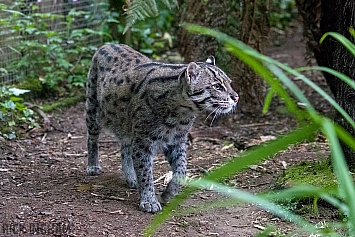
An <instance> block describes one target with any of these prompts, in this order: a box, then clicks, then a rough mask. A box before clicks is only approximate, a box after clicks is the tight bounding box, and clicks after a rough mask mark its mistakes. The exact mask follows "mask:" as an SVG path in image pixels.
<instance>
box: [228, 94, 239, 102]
mask: <svg viewBox="0 0 355 237" xmlns="http://www.w3.org/2000/svg"><path fill="white" fill-rule="evenodd" d="M230 97H231V99H232V100H233V101H234V102H235V103H238V101H239V95H238V94H237V93H230Z"/></svg>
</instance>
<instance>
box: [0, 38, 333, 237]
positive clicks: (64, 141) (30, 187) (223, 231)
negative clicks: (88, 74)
mask: <svg viewBox="0 0 355 237" xmlns="http://www.w3.org/2000/svg"><path fill="white" fill-rule="evenodd" d="M297 36H298V38H297V37H294V35H290V36H288V37H287V38H286V40H287V41H286V46H283V48H274V49H273V50H270V51H269V52H268V53H269V55H272V56H274V57H275V58H278V59H281V60H284V61H287V60H289V64H291V65H292V63H295V62H296V65H295V66H300V65H302V63H300V62H304V60H303V55H304V48H303V47H304V44H302V43H301V42H300V34H299V33H298V34H297ZM284 45H285V44H284ZM292 45H296V47H293V48H292V47H291V46H292ZM302 45H303V46H302ZM285 48H287V49H288V50H293V51H292V52H289V51H288V53H282V54H280V53H279V52H283V51H282V50H283V49H285ZM286 54H287V55H292V56H291V58H290V57H289V56H287V55H286ZM297 64H298V65H297ZM292 66H293V65H292ZM314 77H315V80H316V81H317V82H318V84H321V85H324V81H323V80H321V78H320V77H318V76H317V75H315V76H314ZM305 92H306V94H308V95H309V97H310V98H312V100H313V101H315V102H316V103H315V104H316V106H317V108H318V109H320V110H324V108H326V109H328V107H327V106H326V105H324V104H323V103H320V101H321V100H320V99H319V97H317V96H316V95H315V94H314V93H313V92H312V91H308V89H305ZM274 107H275V108H274V109H273V112H270V113H269V114H267V115H265V116H257V117H253V118H250V117H248V118H247V117H245V116H243V115H238V114H236V115H235V116H234V118H233V119H232V118H231V119H230V120H233V123H231V124H232V126H223V125H218V124H217V125H215V126H213V127H208V123H202V122H198V123H197V124H196V126H195V128H194V129H193V131H192V133H191V135H192V137H193V146H192V147H189V151H188V157H189V175H190V176H198V175H201V174H202V173H204V172H205V171H206V170H209V169H212V168H213V167H215V166H218V165H219V164H221V163H222V162H223V161H226V160H227V159H229V158H230V157H233V156H235V155H237V154H238V153H239V152H240V151H241V150H242V149H245V148H248V146H251V145H253V144H257V143H260V142H261V141H262V140H263V139H265V138H268V136H277V135H279V134H283V133H285V132H287V131H289V130H290V129H292V128H293V127H295V122H294V120H293V119H292V118H291V117H290V116H288V115H285V114H283V113H282V112H280V111H282V109H280V108H282V107H281V106H280V104H278V103H275V104H274ZM83 111H84V103H79V104H78V105H77V106H75V107H72V108H69V109H66V110H63V111H57V112H55V113H54V114H52V115H51V117H50V119H51V121H52V123H53V125H54V127H55V130H54V131H52V132H48V133H45V134H38V133H37V134H32V136H30V137H28V138H27V139H24V140H17V141H11V142H3V141H0V142H1V143H0V193H1V196H2V197H1V199H0V236H32V235H34V236H110V237H113V236H141V235H142V231H143V229H144V228H145V227H146V226H147V224H148V223H149V221H150V220H151V219H152V216H153V215H152V214H148V213H142V212H140V211H138V203H139V201H138V195H137V192H136V191H135V190H131V189H129V188H127V187H126V185H125V181H124V178H123V174H122V171H121V168H120V159H119V157H120V153H119V147H118V145H117V143H116V142H115V139H114V138H113V137H112V136H111V135H109V134H103V135H102V136H101V139H100V155H101V160H102V167H103V170H104V173H103V174H102V175H101V176H98V177H88V176H86V174H85V167H86V154H87V151H86V134H85V120H84V112H83ZM278 111H279V112H278ZM203 116H204V115H202V117H203ZM202 121H203V120H202ZM230 144H234V146H231V145H230ZM238 148H239V150H238ZM327 155H328V149H327V145H326V144H323V143H320V142H318V143H312V144H300V145H298V146H294V147H292V148H290V149H288V150H287V151H284V152H281V153H280V154H278V155H276V156H275V157H274V158H273V159H271V160H267V161H265V162H263V163H261V164H259V166H258V167H252V168H251V169H248V170H246V171H245V172H243V173H242V174H238V175H236V176H235V177H234V178H232V179H231V182H234V183H235V186H236V187H237V188H240V189H243V190H247V191H250V192H252V193H255V192H258V191H261V190H267V189H269V188H272V187H273V185H274V183H275V181H276V179H277V177H278V175H280V174H281V173H282V171H283V169H284V168H285V167H284V164H283V161H284V162H286V163H287V165H292V164H294V163H296V162H299V161H300V160H314V159H319V158H322V157H326V156H327ZM154 163H155V166H154V175H155V179H159V178H160V177H162V176H163V175H164V174H166V173H167V172H168V171H169V167H168V164H167V162H166V161H165V160H164V158H163V157H162V156H159V157H158V158H157V159H156V160H155V162H154ZM163 189H164V184H163V179H161V180H159V181H157V183H156V192H157V193H158V195H160V194H161V192H162V190H163ZM213 200H224V199H223V197H221V196H220V195H218V194H216V193H214V192H210V191H200V192H198V193H196V194H194V195H192V196H191V197H190V198H189V199H188V200H187V201H186V202H185V203H184V204H183V206H182V207H181V210H185V211H186V210H189V209H191V208H193V207H198V206H199V205H200V204H201V205H202V204H203V203H208V202H211V201H213ZM222 203H223V202H222ZM181 210H176V213H177V214H178V213H179V212H181ZM315 221H319V220H315ZM267 224H275V225H276V226H278V227H279V228H280V230H281V232H287V231H288V230H289V229H290V228H292V226H290V225H289V223H286V222H283V221H282V220H280V219H278V218H276V217H274V216H272V215H270V214H268V213H267V212H265V211H262V210H260V209H259V208H257V207H255V206H252V205H239V206H235V207H228V208H225V207H222V208H215V209H212V210H209V211H205V212H202V211H197V212H195V213H187V214H186V215H182V216H179V215H177V216H176V217H174V218H172V219H171V220H169V222H168V223H166V224H165V225H164V226H163V228H162V229H161V230H160V231H159V232H158V233H156V236H254V235H255V234H256V233H258V231H260V228H262V227H265V226H266V225H267Z"/></svg>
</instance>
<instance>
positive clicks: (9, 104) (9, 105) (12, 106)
mask: <svg viewBox="0 0 355 237" xmlns="http://www.w3.org/2000/svg"><path fill="white" fill-rule="evenodd" d="M1 105H2V106H3V107H4V108H6V109H11V110H14V109H15V108H16V105H15V103H14V102H13V101H12V100H7V101H5V103H1Z"/></svg>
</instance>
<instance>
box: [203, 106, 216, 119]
mask: <svg viewBox="0 0 355 237" xmlns="http://www.w3.org/2000/svg"><path fill="white" fill-rule="evenodd" d="M218 109H219V107H217V108H215V109H214V110H213V111H212V112H211V113H209V114H208V116H207V117H206V119H205V122H206V120H207V119H208V118H209V117H210V116H211V115H212V114H213V113H214V112H215V111H216V110H218Z"/></svg>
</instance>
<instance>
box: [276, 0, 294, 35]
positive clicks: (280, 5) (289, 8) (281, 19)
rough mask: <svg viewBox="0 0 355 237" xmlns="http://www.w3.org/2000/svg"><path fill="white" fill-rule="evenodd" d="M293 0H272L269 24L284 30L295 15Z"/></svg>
mask: <svg viewBox="0 0 355 237" xmlns="http://www.w3.org/2000/svg"><path fill="white" fill-rule="evenodd" d="M296 10H297V9H296V6H295V3H294V1H293V0H274V1H273V2H272V8H271V11H270V15H269V21H270V26H271V27H275V28H277V29H280V30H285V29H286V28H287V27H289V26H290V23H291V22H292V20H294V19H295V18H296V16H297V11H296Z"/></svg>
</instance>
